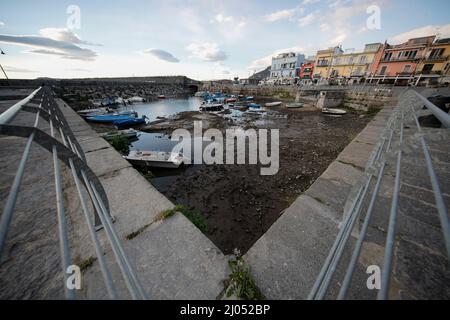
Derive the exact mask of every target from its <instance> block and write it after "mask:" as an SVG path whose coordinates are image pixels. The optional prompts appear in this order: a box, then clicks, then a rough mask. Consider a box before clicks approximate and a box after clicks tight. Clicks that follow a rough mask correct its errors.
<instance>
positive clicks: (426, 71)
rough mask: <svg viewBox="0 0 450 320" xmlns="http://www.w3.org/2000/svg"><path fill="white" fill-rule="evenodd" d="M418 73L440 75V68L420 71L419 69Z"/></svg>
mask: <svg viewBox="0 0 450 320" xmlns="http://www.w3.org/2000/svg"><path fill="white" fill-rule="evenodd" d="M419 73H421V74H424V75H442V71H441V70H436V71H432V70H422V71H419Z"/></svg>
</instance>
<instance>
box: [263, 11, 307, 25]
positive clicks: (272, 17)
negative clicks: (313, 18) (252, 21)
mask: <svg viewBox="0 0 450 320" xmlns="http://www.w3.org/2000/svg"><path fill="white" fill-rule="evenodd" d="M297 11H300V12H303V9H302V8H293V9H284V10H280V11H276V12H273V13H271V14H268V15H265V16H264V20H265V21H268V22H275V21H278V20H283V19H289V18H292V17H293V16H294V14H295V13H296V12H297Z"/></svg>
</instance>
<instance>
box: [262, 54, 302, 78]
mask: <svg viewBox="0 0 450 320" xmlns="http://www.w3.org/2000/svg"><path fill="white" fill-rule="evenodd" d="M303 62H305V55H304V54H299V53H294V52H289V53H281V54H279V55H278V56H276V57H272V66H271V68H270V78H276V79H279V80H291V79H294V78H295V77H296V69H297V68H300V66H301V65H302V63H303Z"/></svg>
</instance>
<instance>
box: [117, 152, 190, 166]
mask: <svg viewBox="0 0 450 320" xmlns="http://www.w3.org/2000/svg"><path fill="white" fill-rule="evenodd" d="M123 157H124V158H125V159H127V160H128V161H130V162H131V163H132V164H136V165H140V166H148V167H156V168H174V169H176V168H178V167H179V166H180V165H182V164H183V163H184V161H185V158H184V157H183V155H182V154H181V153H176V152H163V151H139V150H131V151H130V153H129V154H128V155H127V156H123Z"/></svg>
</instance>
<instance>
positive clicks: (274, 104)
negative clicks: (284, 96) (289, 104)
mask: <svg viewBox="0 0 450 320" xmlns="http://www.w3.org/2000/svg"><path fill="white" fill-rule="evenodd" d="M281 104H282V102H281V101H275V102H268V103H266V104H265V106H266V107H276V106H279V105H281Z"/></svg>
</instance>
